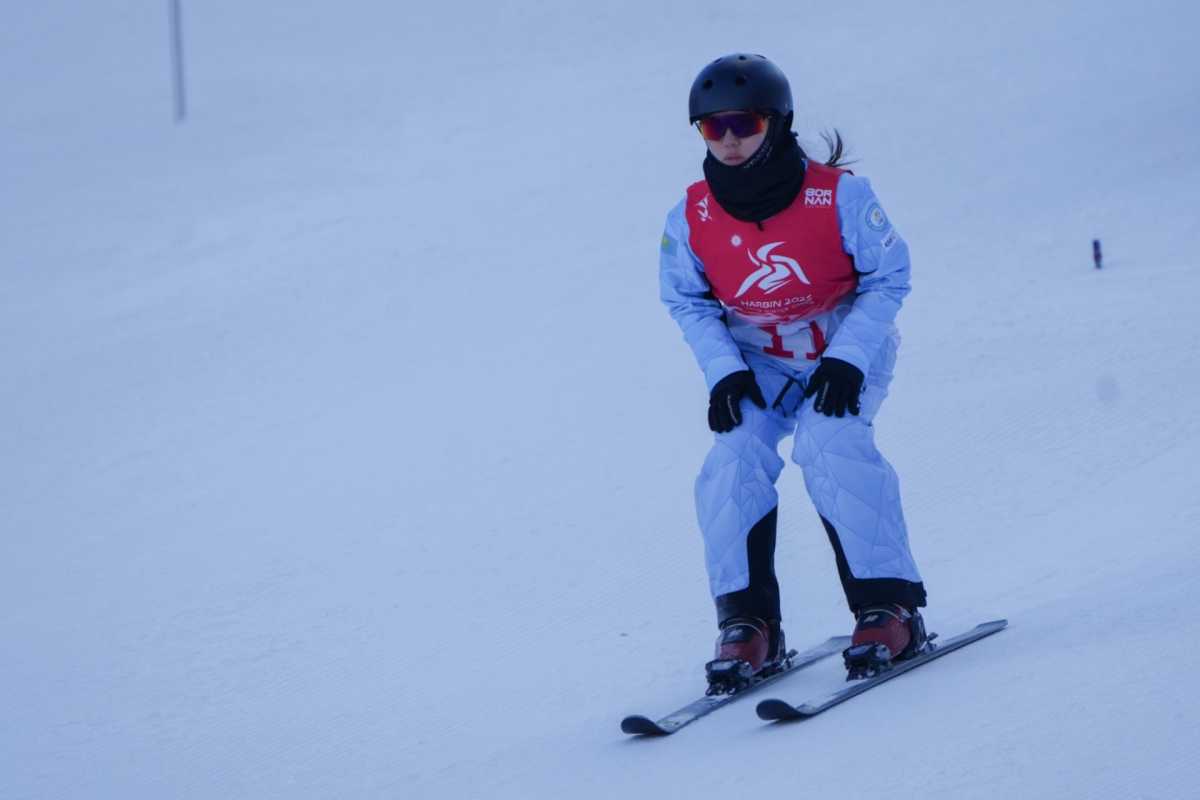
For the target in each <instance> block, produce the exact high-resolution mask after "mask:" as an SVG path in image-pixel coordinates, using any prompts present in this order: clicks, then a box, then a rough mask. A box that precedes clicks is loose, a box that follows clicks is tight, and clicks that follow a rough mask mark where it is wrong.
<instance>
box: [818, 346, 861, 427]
mask: <svg viewBox="0 0 1200 800" xmlns="http://www.w3.org/2000/svg"><path fill="white" fill-rule="evenodd" d="M863 377H864V376H863V374H862V370H860V369H859V368H858V367H856V366H854V365H853V364H851V363H850V362H848V361H842V360H841V359H840V358H822V359H821V363H820V364H818V365H817V368H816V369H815V370H813V374H812V375H811V376H810V377H809V379H808V387H807V388H805V390H804V396H805V397H806V398H808V397H812V396H813V395H816V397H817V399H816V400H814V401H813V411H816V412H818V413H820V414H824V415H825V416H827V417H832V416H835V415H836V416H839V417H844V416H846V410H847V409H849V411H850V413H851V414H854V415H857V414H858V413H859V412H860V411H861V410H862V407H861V406H860V405H859V402H858V398H859V395H860V394H861V393H862V385H863Z"/></svg>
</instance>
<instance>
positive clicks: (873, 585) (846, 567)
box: [821, 517, 925, 612]
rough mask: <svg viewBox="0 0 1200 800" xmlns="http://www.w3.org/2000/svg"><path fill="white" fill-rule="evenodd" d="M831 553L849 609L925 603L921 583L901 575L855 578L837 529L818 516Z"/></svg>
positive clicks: (917, 606)
mask: <svg viewBox="0 0 1200 800" xmlns="http://www.w3.org/2000/svg"><path fill="white" fill-rule="evenodd" d="M821 522H822V524H824V525H825V533H827V534H829V543H830V544H831V545H833V554H834V557H835V558H836V559H837V569H838V577H839V578H841V579H842V591H844V592H845V593H846V604H847V605H849V606H850V610H851V611H852V612H857V611H858V610H859V609H860V608H868V607H870V606H873V605H879V604H882V603H896V604H897V605H902V606H904V607H905V608H907V609H910V610H911V609H914V608H920V607H921V606H923V605H925V584H924V583H914V582H913V581H906V580H904V579H903V578H856V577H854V573H852V572H851V571H850V564H849V562H847V561H846V551H845V550H843V549H842V541H841V539H840V538H838V533H837V530H835V529H834V527H833V525H832V523H830V522H829V520H827V519H825V518H824V517H821Z"/></svg>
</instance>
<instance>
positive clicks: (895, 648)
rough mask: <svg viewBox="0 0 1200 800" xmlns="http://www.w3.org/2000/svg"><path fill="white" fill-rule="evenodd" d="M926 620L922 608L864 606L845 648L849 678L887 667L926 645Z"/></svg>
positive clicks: (911, 655) (861, 676)
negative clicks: (923, 617)
mask: <svg viewBox="0 0 1200 800" xmlns="http://www.w3.org/2000/svg"><path fill="white" fill-rule="evenodd" d="M926 641H927V639H926V636H925V622H924V620H922V619H921V614H920V612H918V611H909V610H908V609H907V608H905V607H903V606H900V605H894V604H883V605H877V606H870V607H869V608H863V609H860V610H859V612H858V623H857V624H856V625H855V626H854V635H853V636H852V637H851V639H850V646H849V647H848V648H846V650H845V651H844V653H843V654H842V655H843V658H844V659H845V661H846V669H847V670H848V672H849V674H848V678H847V679H848V680H852V679H854V678H863V677H867V676H869V675H874V674H875V673H877V672H881V671H883V670H886V669H888V668H890V667H891V666H892V663H893V662H895V661H903V660H904V659H906V658H912V657H913V656H914V655H916V654H917V653H919V652H921V651H922V650H923V649H924V648H925V644H926Z"/></svg>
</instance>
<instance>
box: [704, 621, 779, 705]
mask: <svg viewBox="0 0 1200 800" xmlns="http://www.w3.org/2000/svg"><path fill="white" fill-rule="evenodd" d="M784 652H785V647H784V638H783V630H782V629H781V628H780V627H779V621H778V620H771V621H769V622H768V621H765V620H761V619H758V618H757V617H735V618H733V619H730V620H726V621H725V622H723V623H722V624H721V633H720V635H719V636H717V646H716V654H715V656H714V658H713V660H712V661H710V662H708V664H706V665H705V668H704V669H705V673H706V674H707V676H708V693H709V694H725V693H728V692H735V691H737V690H738V689H741V688H743V687H744V686H746V684H748V683H750V681H751V679H753V678H754V677H755V676H756V675H758V674H760V673H761V672H763V671H766V670H770V669H771V668H773V667H774V666H776V665H777V664H778V662H779V660H780V657H781V655H782V654H783V653H784Z"/></svg>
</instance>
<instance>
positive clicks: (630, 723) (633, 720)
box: [621, 714, 670, 736]
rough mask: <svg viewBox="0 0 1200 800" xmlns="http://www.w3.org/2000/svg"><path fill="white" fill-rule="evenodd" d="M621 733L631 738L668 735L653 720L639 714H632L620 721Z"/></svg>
mask: <svg viewBox="0 0 1200 800" xmlns="http://www.w3.org/2000/svg"><path fill="white" fill-rule="evenodd" d="M621 732H622V733H628V734H630V735H631V736H666V735H667V734H668V733H670V731H668V730H665V729H664V728H662V727H660V726H659V724H658V723H657V722H655V721H654V720H652V719H649V718H648V717H643V716H642V715H640V714H633V715H632V716H628V717H626V718H625V719H623V720H621Z"/></svg>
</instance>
